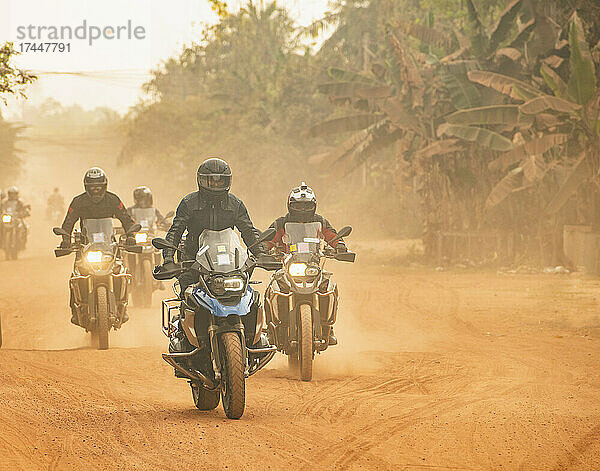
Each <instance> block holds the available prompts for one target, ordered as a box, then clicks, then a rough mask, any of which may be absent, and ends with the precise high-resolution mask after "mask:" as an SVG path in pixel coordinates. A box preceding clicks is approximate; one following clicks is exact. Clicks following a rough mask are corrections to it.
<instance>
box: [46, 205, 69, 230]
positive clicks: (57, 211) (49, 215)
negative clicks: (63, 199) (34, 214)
mask: <svg viewBox="0 0 600 471" xmlns="http://www.w3.org/2000/svg"><path fill="white" fill-rule="evenodd" d="M64 215H65V211H64V209H62V208H48V209H47V210H46V219H48V221H50V223H51V224H53V225H55V226H58V225H59V224H60V223H61V222H62V220H63V218H64Z"/></svg>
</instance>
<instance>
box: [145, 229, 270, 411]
mask: <svg viewBox="0 0 600 471" xmlns="http://www.w3.org/2000/svg"><path fill="white" fill-rule="evenodd" d="M274 234H275V231H274V230H269V231H267V232H265V233H263V234H262V235H261V237H260V238H259V242H257V244H258V243H260V242H264V241H265V240H268V239H270V238H272V237H273V236H274ZM152 244H153V245H154V246H155V247H156V248H158V249H165V248H169V249H173V250H176V251H179V252H180V253H181V251H180V250H179V249H178V248H177V247H175V246H174V245H172V244H171V243H169V242H168V241H166V240H165V239H158V238H156V239H154V240H153V241H152ZM199 247H200V249H199V250H198V252H197V254H196V258H195V260H190V261H183V262H181V263H179V264H177V268H175V269H173V270H165V269H164V268H161V267H156V269H155V271H154V277H155V278H156V279H158V280H167V279H171V278H174V277H176V276H179V275H181V274H183V273H185V272H188V271H191V272H194V273H197V274H198V275H199V281H198V283H196V284H194V285H191V286H189V287H188V288H187V289H186V290H185V292H184V293H181V289H180V287H179V282H175V284H174V290H175V294H176V295H177V297H176V298H172V299H167V300H165V301H163V306H162V331H163V333H164V334H165V335H166V336H167V337H171V336H172V335H173V334H174V332H176V331H177V324H176V322H180V323H181V327H182V329H180V330H183V332H184V333H185V338H186V339H187V341H188V342H189V344H190V347H191V348H193V349H192V350H191V351H190V352H189V353H163V355H162V357H163V359H164V360H165V361H166V362H167V363H169V364H170V365H171V366H173V367H174V368H175V371H176V376H179V377H183V378H185V379H187V380H188V382H189V384H190V387H191V389H192V398H193V400H194V404H195V406H196V407H197V408H198V409H200V410H212V409H215V408H216V407H217V406H218V405H219V401H220V400H221V398H222V401H223V409H224V410H225V415H226V416H227V417H228V418H230V419H239V418H240V417H241V416H242V414H243V413H244V408H245V402H246V399H245V397H246V383H245V381H246V378H247V377H249V376H252V375H253V374H255V373H256V372H257V371H259V370H260V369H262V368H263V367H264V366H265V365H266V364H267V363H268V362H269V361H270V360H271V359H272V358H273V356H274V355H275V352H276V349H275V347H274V346H266V347H253V346H254V345H256V344H257V343H258V342H259V340H260V339H261V335H262V334H263V331H264V328H265V319H264V311H263V309H262V306H261V305H260V303H258V302H257V301H258V292H257V291H255V290H253V289H252V287H251V286H250V285H251V284H254V283H255V282H253V281H250V278H251V276H252V273H253V271H254V269H255V268H257V267H260V268H263V269H265V270H277V269H278V268H280V267H281V263H280V262H277V261H276V260H274V259H272V258H271V257H266V258H263V259H261V260H260V261H258V260H256V259H255V258H254V257H253V256H252V255H250V254H249V253H248V251H247V250H246V249H244V248H243V247H242V245H241V244H240V241H239V238H238V236H237V235H236V234H235V232H234V231H233V229H231V228H228V229H224V230H222V231H211V230H205V231H203V232H202V234H200V237H199ZM249 248H251V247H249ZM252 306H257V307H258V309H257V310H256V311H257V312H251V307H252ZM173 310H180V311H179V312H180V319H179V320H175V319H173V318H172V316H171V312H172V311H173ZM249 314H251V315H249ZM254 316H256V323H255V325H253V324H252V319H253V318H254ZM247 338H248V339H252V343H251V345H253V346H248V345H247V342H246V339H247ZM248 344H250V342H248Z"/></svg>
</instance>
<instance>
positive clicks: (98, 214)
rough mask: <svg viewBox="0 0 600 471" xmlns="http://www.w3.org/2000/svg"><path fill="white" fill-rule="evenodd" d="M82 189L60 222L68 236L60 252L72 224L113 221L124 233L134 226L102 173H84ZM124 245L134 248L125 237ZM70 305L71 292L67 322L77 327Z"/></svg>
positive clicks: (131, 239) (97, 170)
mask: <svg viewBox="0 0 600 471" xmlns="http://www.w3.org/2000/svg"><path fill="white" fill-rule="evenodd" d="M83 186H84V188H85V192H84V193H82V194H80V195H77V196H76V197H75V198H73V201H71V204H70V205H69V209H68V210H67V215H66V217H65V220H64V222H63V223H62V228H63V229H64V231H65V232H66V233H67V234H68V235H63V240H62V242H61V244H60V246H61V248H63V249H66V248H69V247H71V232H72V231H73V227H74V226H75V223H76V222H77V221H78V220H80V219H81V220H85V219H103V218H117V219H119V221H121V224H122V225H123V229H125V232H127V231H128V230H129V229H130V228H131V226H133V224H134V223H133V219H131V216H130V215H129V214H128V213H127V210H126V209H125V206H124V205H123V203H122V202H121V200H120V199H119V197H118V196H117V195H115V194H114V193H111V192H110V191H107V188H108V179H107V178H106V173H104V170H102V169H101V168H98V167H93V168H91V169H89V170H88V171H87V172H85V176H84V178H83ZM126 244H127V245H135V238H134V237H133V236H128V237H127V241H126ZM73 302H74V300H73V293H71V311H72V314H73V316H72V318H71V322H72V323H73V324H77V315H76V313H75V309H74V307H73ZM128 320H129V316H128V315H127V312H124V313H123V318H122V320H121V322H127V321H128Z"/></svg>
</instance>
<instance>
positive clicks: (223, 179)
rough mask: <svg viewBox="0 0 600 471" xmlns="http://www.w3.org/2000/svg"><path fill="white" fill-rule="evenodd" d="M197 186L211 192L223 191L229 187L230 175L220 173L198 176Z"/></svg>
mask: <svg viewBox="0 0 600 471" xmlns="http://www.w3.org/2000/svg"><path fill="white" fill-rule="evenodd" d="M198 184H199V185H200V187H202V188H205V189H207V190H213V191H225V190H229V188H230V187H231V175H222V174H220V173H216V174H209V175H199V176H198Z"/></svg>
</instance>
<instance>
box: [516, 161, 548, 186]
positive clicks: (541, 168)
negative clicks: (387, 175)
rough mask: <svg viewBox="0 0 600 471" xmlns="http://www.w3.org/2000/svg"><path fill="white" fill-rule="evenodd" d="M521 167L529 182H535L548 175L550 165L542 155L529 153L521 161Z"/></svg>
mask: <svg viewBox="0 0 600 471" xmlns="http://www.w3.org/2000/svg"><path fill="white" fill-rule="evenodd" d="M520 167H521V168H522V169H523V177H524V178H525V180H526V181H527V182H528V183H535V182H537V181H539V180H541V179H542V178H544V175H546V172H547V171H548V165H546V162H545V161H544V157H543V156H541V155H528V156H527V157H525V159H524V160H523V162H521V165H520Z"/></svg>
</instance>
